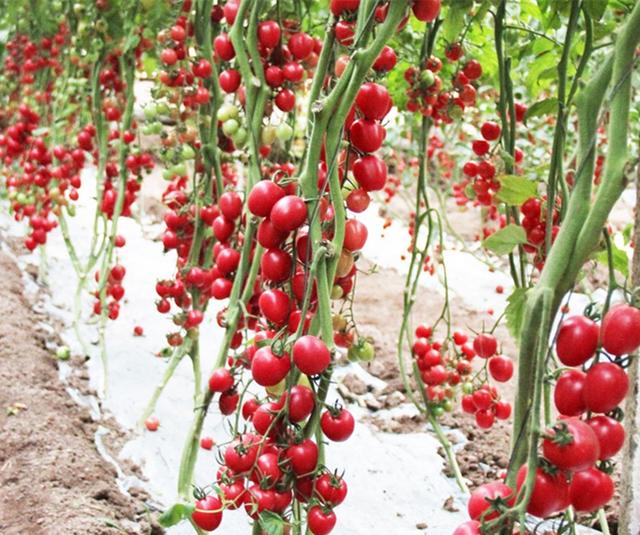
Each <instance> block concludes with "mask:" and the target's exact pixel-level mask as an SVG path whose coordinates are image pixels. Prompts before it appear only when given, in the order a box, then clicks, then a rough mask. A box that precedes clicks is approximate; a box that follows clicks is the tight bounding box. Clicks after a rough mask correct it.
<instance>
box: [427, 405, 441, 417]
mask: <svg viewBox="0 0 640 535" xmlns="http://www.w3.org/2000/svg"><path fill="white" fill-rule="evenodd" d="M430 410H431V414H433V415H434V416H435V417H436V418H440V417H441V416H442V415H443V414H444V409H443V408H442V407H441V406H440V405H436V406H435V407H431V409H430Z"/></svg>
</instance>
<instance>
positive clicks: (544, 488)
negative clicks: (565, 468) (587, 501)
mask: <svg viewBox="0 0 640 535" xmlns="http://www.w3.org/2000/svg"><path fill="white" fill-rule="evenodd" d="M527 473H528V468H527V465H526V464H525V465H523V466H521V467H520V470H518V475H517V478H516V488H517V490H518V492H519V491H520V488H521V487H522V485H523V484H524V481H525V479H526V478H527ZM569 505H570V501H569V483H568V482H567V477H566V474H565V473H564V472H561V471H559V472H558V473H556V474H555V475H552V474H548V473H547V472H545V471H544V470H543V469H542V468H540V467H538V468H536V477H535V479H534V483H533V493H532V494H531V499H530V500H529V504H528V505H527V513H529V514H531V515H533V516H537V517H538V518H547V517H549V516H551V515H553V514H555V513H558V512H560V511H564V510H565V509H566V508H567V507H569Z"/></svg>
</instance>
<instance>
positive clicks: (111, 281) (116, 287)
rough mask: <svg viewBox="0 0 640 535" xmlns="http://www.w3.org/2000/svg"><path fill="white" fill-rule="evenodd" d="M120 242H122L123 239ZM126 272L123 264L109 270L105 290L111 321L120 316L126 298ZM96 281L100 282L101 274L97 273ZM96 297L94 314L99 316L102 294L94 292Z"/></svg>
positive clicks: (108, 315) (108, 314)
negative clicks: (122, 301)
mask: <svg viewBox="0 0 640 535" xmlns="http://www.w3.org/2000/svg"><path fill="white" fill-rule="evenodd" d="M120 240H122V238H121V237H120ZM120 243H121V244H122V245H124V243H122V241H120ZM116 245H117V244H116ZM126 272H127V271H126V269H125V267H124V266H123V265H121V264H116V265H115V266H113V267H112V268H111V269H110V270H109V277H108V278H107V282H106V287H105V288H106V295H107V298H108V299H110V300H109V301H107V317H108V318H109V319H110V320H116V319H118V316H119V315H120V301H121V300H122V298H123V297H124V287H123V286H122V281H123V280H124V276H125V274H126ZM95 280H96V282H100V273H99V272H97V271H96V274H95ZM94 297H95V298H96V301H94V303H93V313H94V314H96V315H97V316H99V315H100V314H101V312H102V303H101V302H100V293H99V292H98V291H96V292H94Z"/></svg>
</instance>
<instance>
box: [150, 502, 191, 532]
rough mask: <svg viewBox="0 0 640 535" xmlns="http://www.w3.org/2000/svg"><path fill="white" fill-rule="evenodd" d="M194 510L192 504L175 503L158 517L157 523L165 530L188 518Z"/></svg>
mask: <svg viewBox="0 0 640 535" xmlns="http://www.w3.org/2000/svg"><path fill="white" fill-rule="evenodd" d="M194 510H195V506H194V505H193V504H190V503H176V504H174V505H172V506H171V507H170V508H169V509H167V510H166V511H165V512H164V513H162V514H161V515H160V517H159V518H158V523H159V524H160V525H161V526H163V527H165V528H170V527H171V526H175V525H176V524H179V523H180V522H182V521H183V520H187V519H188V518H190V517H191V513H193V511H194Z"/></svg>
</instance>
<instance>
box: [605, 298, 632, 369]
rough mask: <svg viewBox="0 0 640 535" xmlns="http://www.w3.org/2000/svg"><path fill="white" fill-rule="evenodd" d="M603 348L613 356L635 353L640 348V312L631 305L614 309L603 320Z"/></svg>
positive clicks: (617, 306)
mask: <svg viewBox="0 0 640 535" xmlns="http://www.w3.org/2000/svg"><path fill="white" fill-rule="evenodd" d="M602 347H604V349H605V350H606V351H607V353H610V354H611V355H615V356H620V355H627V354H629V353H633V352H634V351H635V350H636V349H638V347H640V310H638V309H637V308H635V307H632V306H629V305H625V304H622V305H616V306H614V307H612V308H611V309H610V310H609V311H608V312H607V313H606V315H605V317H604V319H603V320H602Z"/></svg>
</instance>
